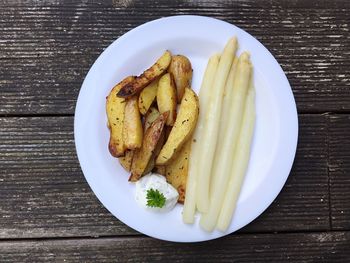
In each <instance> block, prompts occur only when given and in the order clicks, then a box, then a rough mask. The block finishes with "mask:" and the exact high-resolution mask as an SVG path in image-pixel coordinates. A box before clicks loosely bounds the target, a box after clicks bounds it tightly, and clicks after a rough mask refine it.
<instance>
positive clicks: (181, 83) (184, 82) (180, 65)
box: [168, 55, 193, 103]
mask: <svg viewBox="0 0 350 263" xmlns="http://www.w3.org/2000/svg"><path fill="white" fill-rule="evenodd" d="M168 72H170V73H171V74H172V75H173V77H174V81H175V85H176V90H177V101H178V103H180V102H181V99H182V97H183V95H184V93H185V88H186V87H190V86H191V81H192V72H193V70H192V65H191V62H190V60H189V59H188V58H187V57H185V56H182V55H176V56H172V58H171V63H170V65H169V68H168Z"/></svg>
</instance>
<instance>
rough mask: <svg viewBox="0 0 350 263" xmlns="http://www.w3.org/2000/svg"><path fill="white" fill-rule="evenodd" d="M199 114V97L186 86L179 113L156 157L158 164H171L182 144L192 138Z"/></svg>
mask: <svg viewBox="0 0 350 263" xmlns="http://www.w3.org/2000/svg"><path fill="white" fill-rule="evenodd" d="M198 114H199V102H198V97H197V95H196V93H195V92H194V91H193V90H191V89H190V88H185V94H184V96H183V98H182V100H181V104H180V108H179V114H178V116H177V118H176V121H175V124H174V127H173V128H172V129H171V131H170V134H169V137H168V139H167V141H166V143H165V144H164V146H163V148H162V150H161V151H160V153H159V155H158V157H157V159H156V165H167V164H169V163H170V161H171V160H172V159H173V158H174V157H175V156H176V154H177V153H178V152H179V150H180V149H181V147H182V145H184V143H185V142H186V141H187V140H189V139H190V138H191V136H192V133H193V131H194V129H195V127H196V124H197V119H198Z"/></svg>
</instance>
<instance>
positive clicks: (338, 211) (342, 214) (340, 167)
mask: <svg viewBox="0 0 350 263" xmlns="http://www.w3.org/2000/svg"><path fill="white" fill-rule="evenodd" d="M329 175H330V188H331V215H332V227H333V229H350V115H341V116H339V115H335V116H334V115H332V116H330V126H329Z"/></svg>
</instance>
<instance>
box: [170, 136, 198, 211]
mask: <svg viewBox="0 0 350 263" xmlns="http://www.w3.org/2000/svg"><path fill="white" fill-rule="evenodd" d="M191 143H192V141H191V140H187V142H186V143H185V144H184V145H183V146H182V148H181V150H180V152H179V153H178V154H177V155H176V156H175V158H174V159H173V160H172V161H171V162H170V164H169V165H167V166H166V179H167V181H168V183H170V184H171V185H172V186H173V187H174V188H175V189H176V190H177V191H178V193H179V199H178V202H179V203H181V204H183V203H184V202H185V195H186V182H187V174H188V158H189V155H190V151H191Z"/></svg>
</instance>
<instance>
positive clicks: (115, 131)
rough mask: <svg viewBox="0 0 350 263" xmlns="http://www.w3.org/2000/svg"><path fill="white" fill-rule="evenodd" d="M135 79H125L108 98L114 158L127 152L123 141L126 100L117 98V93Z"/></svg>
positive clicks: (110, 145) (109, 124)
mask: <svg viewBox="0 0 350 263" xmlns="http://www.w3.org/2000/svg"><path fill="white" fill-rule="evenodd" d="M134 79H135V77H133V76H130V77H127V78H125V79H123V80H122V81H121V82H120V83H118V84H117V85H116V86H114V88H113V89H112V90H111V92H110V93H109V95H108V96H107V98H106V113H107V119H108V128H109V130H110V138H109V144H108V148H109V152H110V153H111V155H112V156H114V157H120V156H123V155H124V152H125V150H126V147H125V144H124V140H123V125H124V110H125V99H124V98H119V97H117V93H118V91H119V90H120V89H121V87H122V86H123V85H125V84H127V83H130V82H132V81H133V80H134Z"/></svg>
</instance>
